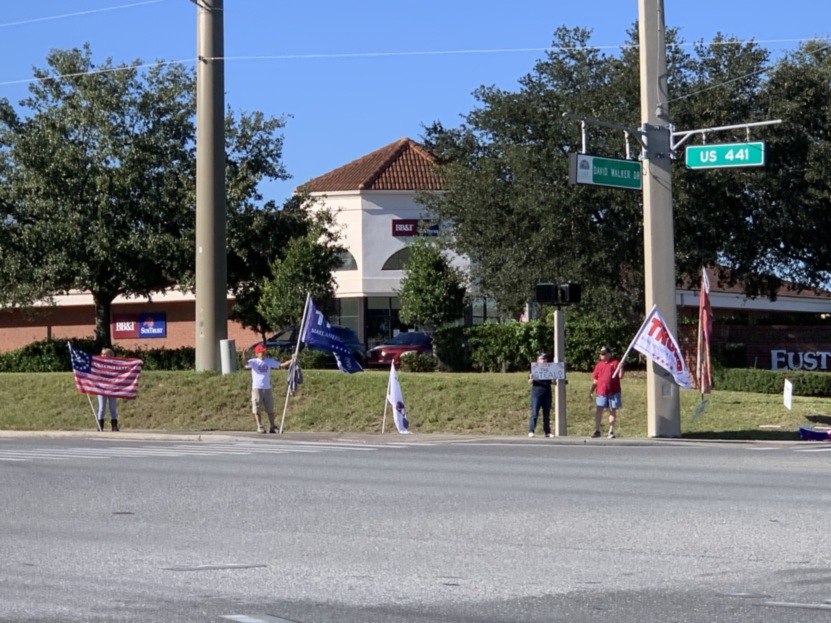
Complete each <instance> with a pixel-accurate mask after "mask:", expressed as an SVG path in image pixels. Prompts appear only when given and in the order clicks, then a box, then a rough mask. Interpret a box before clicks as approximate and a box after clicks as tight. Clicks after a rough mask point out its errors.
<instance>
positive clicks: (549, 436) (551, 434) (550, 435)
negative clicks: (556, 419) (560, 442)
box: [546, 433, 554, 439]
mask: <svg viewBox="0 0 831 623" xmlns="http://www.w3.org/2000/svg"><path fill="white" fill-rule="evenodd" d="M553 436H554V433H548V434H547V435H546V437H548V438H549V439H551V438H552V437H553Z"/></svg>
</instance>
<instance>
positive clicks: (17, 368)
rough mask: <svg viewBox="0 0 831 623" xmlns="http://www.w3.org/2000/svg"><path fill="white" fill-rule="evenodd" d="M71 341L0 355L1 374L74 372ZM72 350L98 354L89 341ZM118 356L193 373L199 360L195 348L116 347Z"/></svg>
mask: <svg viewBox="0 0 831 623" xmlns="http://www.w3.org/2000/svg"><path fill="white" fill-rule="evenodd" d="M68 343H69V340H43V341H40V342H33V343H32V344H28V345H26V346H24V347H23V348H18V349H17V350H13V351H9V352H7V353H0V372H71V371H72V364H71V362H70V361H69V346H68ZM71 343H72V347H73V348H74V349H76V350H81V351H84V352H87V353H94V352H98V349H97V348H96V346H95V341H94V340H93V339H91V338H89V339H81V340H78V339H74V340H71ZM113 350H115V353H116V355H118V356H119V357H138V358H140V359H141V360H142V361H143V362H144V365H143V369H145V370H193V368H194V362H195V361H196V353H195V349H193V348H191V347H182V348H175V349H163V348H159V349H146V350H145V349H142V350H127V349H124V348H119V347H118V346H116V347H115V348H114V349H113Z"/></svg>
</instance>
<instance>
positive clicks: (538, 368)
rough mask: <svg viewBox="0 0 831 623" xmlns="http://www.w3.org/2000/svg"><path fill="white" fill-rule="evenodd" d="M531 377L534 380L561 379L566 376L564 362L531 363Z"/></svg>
mask: <svg viewBox="0 0 831 623" xmlns="http://www.w3.org/2000/svg"><path fill="white" fill-rule="evenodd" d="M531 378H532V379H534V380H535V381H562V380H564V379H565V378H566V364H565V362H562V363H532V364H531Z"/></svg>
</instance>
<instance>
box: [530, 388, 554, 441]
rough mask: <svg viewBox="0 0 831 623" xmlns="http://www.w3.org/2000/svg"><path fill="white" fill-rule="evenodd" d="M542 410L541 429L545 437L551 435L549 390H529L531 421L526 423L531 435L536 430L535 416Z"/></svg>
mask: <svg viewBox="0 0 831 623" xmlns="http://www.w3.org/2000/svg"><path fill="white" fill-rule="evenodd" d="M540 409H542V429H543V431H544V432H545V434H546V435H549V434H550V433H551V388H550V387H532V388H531V419H530V420H529V421H528V432H529V433H533V432H534V431H535V430H536V428H537V416H538V415H539V413H540Z"/></svg>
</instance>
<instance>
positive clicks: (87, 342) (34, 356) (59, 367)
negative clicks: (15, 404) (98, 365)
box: [0, 338, 95, 372]
mask: <svg viewBox="0 0 831 623" xmlns="http://www.w3.org/2000/svg"><path fill="white" fill-rule="evenodd" d="M68 341H69V340H42V341H40V342H33V343H31V344H27V345H26V346H24V347H23V348H18V349H17V350H12V351H9V352H7V353H2V354H0V372H71V371H72V362H71V361H70V360H69V347H68V346H67V342H68ZM71 342H72V346H73V348H75V349H77V350H83V351H86V352H88V353H91V352H94V351H95V341H94V340H93V339H92V338H88V339H83V340H71Z"/></svg>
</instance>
